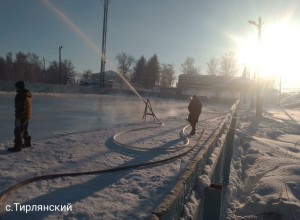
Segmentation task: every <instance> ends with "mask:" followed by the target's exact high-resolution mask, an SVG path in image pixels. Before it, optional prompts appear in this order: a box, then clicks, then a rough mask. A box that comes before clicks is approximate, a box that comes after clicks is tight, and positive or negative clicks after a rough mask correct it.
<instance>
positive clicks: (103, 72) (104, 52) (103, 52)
mask: <svg viewBox="0 0 300 220" xmlns="http://www.w3.org/2000/svg"><path fill="white" fill-rule="evenodd" d="M103 1H104V17H103V31H102V53H101V70H100V86H101V87H104V86H105V84H104V77H105V63H106V32H107V14H108V1H109V0H103Z"/></svg>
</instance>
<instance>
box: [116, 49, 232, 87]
mask: <svg viewBox="0 0 300 220" xmlns="http://www.w3.org/2000/svg"><path fill="white" fill-rule="evenodd" d="M116 60H117V61H118V70H119V72H120V73H121V74H122V75H123V77H125V78H126V79H127V80H129V81H131V82H132V83H138V84H140V85H141V86H143V87H144V88H146V89H149V88H154V87H155V86H156V85H159V86H160V87H164V88H170V87H172V85H173V83H174V81H175V79H176V77H175V71H174V69H173V66H172V65H170V64H162V65H161V64H160V63H159V61H158V57H157V55H156V54H155V55H153V56H152V57H151V58H150V59H149V60H148V61H147V60H146V59H145V57H144V56H141V57H140V58H139V59H138V60H135V58H134V57H133V56H132V55H128V54H126V53H124V52H122V53H119V54H118V55H117V56H116ZM206 65H207V70H206V74H207V75H214V76H223V77H226V78H233V77H235V76H236V75H237V74H238V63H237V59H236V57H235V53H234V52H228V53H225V54H224V55H222V56H221V57H220V58H216V57H212V58H211V59H210V60H209V62H207V63H206ZM180 69H181V72H182V73H183V74H191V75H193V74H194V75H195V74H201V69H200V67H196V65H195V60H194V58H192V57H188V58H187V59H186V60H185V62H184V63H183V64H181V68H180Z"/></svg>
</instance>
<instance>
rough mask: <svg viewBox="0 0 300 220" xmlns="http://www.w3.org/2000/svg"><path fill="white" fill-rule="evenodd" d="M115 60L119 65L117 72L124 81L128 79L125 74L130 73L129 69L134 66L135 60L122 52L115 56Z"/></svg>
mask: <svg viewBox="0 0 300 220" xmlns="http://www.w3.org/2000/svg"><path fill="white" fill-rule="evenodd" d="M116 59H117V60H118V63H119V64H118V70H119V71H120V73H121V74H122V75H123V76H124V77H125V78H126V79H128V78H129V77H128V75H127V73H128V72H130V68H131V66H132V65H133V64H134V62H135V58H134V57H133V56H131V55H128V54H126V53H124V52H122V53H119V54H118V55H117V56H116Z"/></svg>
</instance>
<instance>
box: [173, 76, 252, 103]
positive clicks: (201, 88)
mask: <svg viewBox="0 0 300 220" xmlns="http://www.w3.org/2000/svg"><path fill="white" fill-rule="evenodd" d="M253 85H254V84H253V81H252V80H250V79H248V78H243V77H236V78H232V79H228V78H226V77H222V76H211V75H190V74H181V75H179V77H178V84H177V87H178V88H179V89H180V90H181V93H182V94H184V95H198V96H204V97H207V98H211V97H216V98H238V97H240V96H241V92H244V93H246V92H247V91H250V90H251V88H253Z"/></svg>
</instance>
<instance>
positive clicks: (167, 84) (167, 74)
mask: <svg viewBox="0 0 300 220" xmlns="http://www.w3.org/2000/svg"><path fill="white" fill-rule="evenodd" d="M174 80H175V71H174V69H173V66H172V65H168V64H163V65H162V69H161V72H160V85H161V87H164V88H171V87H172V84H173V82H174Z"/></svg>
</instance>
